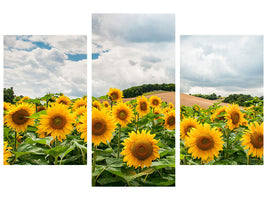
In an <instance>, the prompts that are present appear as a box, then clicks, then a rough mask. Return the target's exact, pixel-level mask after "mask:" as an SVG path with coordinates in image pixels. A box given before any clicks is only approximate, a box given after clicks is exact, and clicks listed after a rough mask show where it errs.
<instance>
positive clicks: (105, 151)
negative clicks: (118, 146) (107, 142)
mask: <svg viewBox="0 0 267 200" xmlns="http://www.w3.org/2000/svg"><path fill="white" fill-rule="evenodd" d="M94 152H96V153H97V154H98V155H106V154H108V155H109V154H111V153H112V152H113V149H112V148H107V149H104V150H102V149H95V150H94Z"/></svg>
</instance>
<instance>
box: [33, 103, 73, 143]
mask: <svg viewBox="0 0 267 200" xmlns="http://www.w3.org/2000/svg"><path fill="white" fill-rule="evenodd" d="M74 122H75V116H74V115H73V114H72V113H70V111H69V110H68V109H67V107H66V105H64V104H54V105H53V106H51V107H49V108H48V109H47V115H41V116H40V125H39V126H38V127H37V128H38V129H40V130H43V131H45V132H46V133H47V134H48V135H50V134H51V136H52V137H53V138H56V137H57V139H58V140H59V141H61V142H62V139H66V135H69V134H70V133H71V131H72V130H73V126H72V123H74Z"/></svg>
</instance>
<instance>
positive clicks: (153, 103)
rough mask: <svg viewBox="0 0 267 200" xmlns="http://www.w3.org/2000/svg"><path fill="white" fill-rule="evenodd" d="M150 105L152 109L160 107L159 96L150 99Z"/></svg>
mask: <svg viewBox="0 0 267 200" xmlns="http://www.w3.org/2000/svg"><path fill="white" fill-rule="evenodd" d="M149 103H150V105H151V106H152V107H160V105H161V99H160V98H159V97H157V96H152V97H150V98H149Z"/></svg>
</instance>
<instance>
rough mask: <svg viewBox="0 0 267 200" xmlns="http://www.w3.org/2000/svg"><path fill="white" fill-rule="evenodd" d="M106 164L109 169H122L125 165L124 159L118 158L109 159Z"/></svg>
mask: <svg viewBox="0 0 267 200" xmlns="http://www.w3.org/2000/svg"><path fill="white" fill-rule="evenodd" d="M106 162H107V166H108V167H122V166H124V165H125V164H124V162H123V161H122V159H117V158H107V159H106Z"/></svg>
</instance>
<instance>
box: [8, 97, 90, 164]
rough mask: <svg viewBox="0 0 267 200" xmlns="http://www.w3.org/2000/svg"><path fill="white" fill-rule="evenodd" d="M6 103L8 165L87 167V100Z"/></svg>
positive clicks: (29, 100)
mask: <svg viewBox="0 0 267 200" xmlns="http://www.w3.org/2000/svg"><path fill="white" fill-rule="evenodd" d="M14 102H15V104H11V103H7V102H4V165H85V164H87V97H86V96H84V97H83V98H78V99H72V100H71V99H70V98H69V97H67V96H65V95H63V94H62V93H58V94H47V95H45V96H43V97H41V98H35V99H30V98H29V97H23V98H20V97H16V98H15V99H14Z"/></svg>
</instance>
